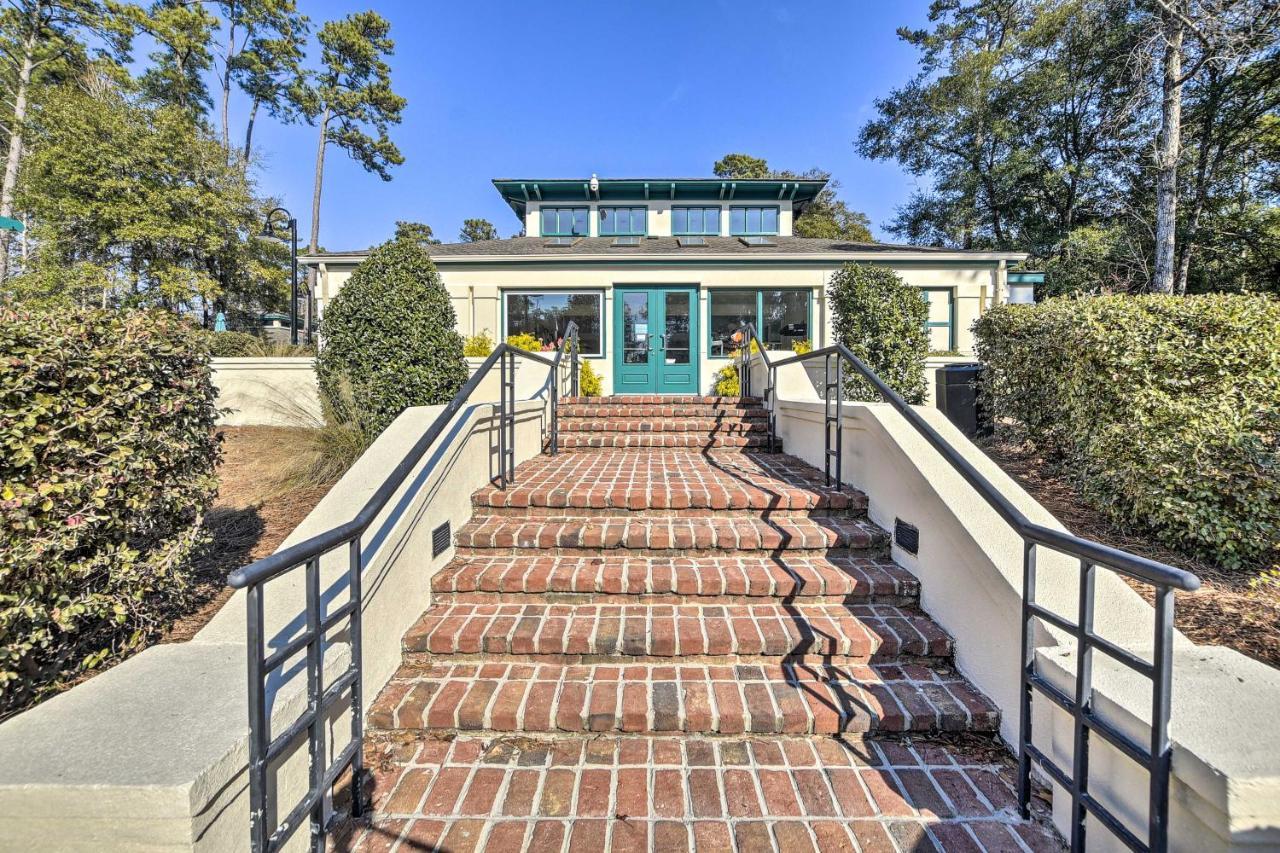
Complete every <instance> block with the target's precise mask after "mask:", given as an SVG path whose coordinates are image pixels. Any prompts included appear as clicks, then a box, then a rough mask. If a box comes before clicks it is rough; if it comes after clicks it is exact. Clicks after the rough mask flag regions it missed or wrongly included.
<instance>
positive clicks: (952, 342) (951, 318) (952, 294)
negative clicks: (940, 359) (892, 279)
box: [920, 287, 956, 352]
mask: <svg viewBox="0 0 1280 853" xmlns="http://www.w3.org/2000/svg"><path fill="white" fill-rule="evenodd" d="M920 290H921V292H922V293H932V292H935V291H936V292H938V293H945V294H947V296H948V297H949V299H948V304H947V308H948V310H947V322H945V323H943V322H941V321H938V320H930V319H929V315H928V314H927V313H926V314H925V320H924V333H925V336H926V337H932V336H931V335H930V334H929V330H930V329H940V328H942V327H943V326H946V327H947V352H951V351H954V350H955V348H956V289H955V288H954V287H922V288H920ZM926 300H927V298H926ZM929 349H930V350H932V349H933V346H932V342H930V347H929Z"/></svg>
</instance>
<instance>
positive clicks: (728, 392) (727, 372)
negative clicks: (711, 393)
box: [715, 358, 742, 397]
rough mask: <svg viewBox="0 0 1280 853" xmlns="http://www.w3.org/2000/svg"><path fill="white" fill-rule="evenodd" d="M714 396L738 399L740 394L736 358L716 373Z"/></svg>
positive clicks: (740, 382) (740, 385) (740, 387)
mask: <svg viewBox="0 0 1280 853" xmlns="http://www.w3.org/2000/svg"><path fill="white" fill-rule="evenodd" d="M715 394H716V396H717V397H738V396H740V395H741V394H742V379H741V378H740V377H739V376H738V363H737V358H734V360H733V361H731V362H730V363H729V364H726V365H725V366H724V367H722V368H720V369H719V370H718V371H716V379H715Z"/></svg>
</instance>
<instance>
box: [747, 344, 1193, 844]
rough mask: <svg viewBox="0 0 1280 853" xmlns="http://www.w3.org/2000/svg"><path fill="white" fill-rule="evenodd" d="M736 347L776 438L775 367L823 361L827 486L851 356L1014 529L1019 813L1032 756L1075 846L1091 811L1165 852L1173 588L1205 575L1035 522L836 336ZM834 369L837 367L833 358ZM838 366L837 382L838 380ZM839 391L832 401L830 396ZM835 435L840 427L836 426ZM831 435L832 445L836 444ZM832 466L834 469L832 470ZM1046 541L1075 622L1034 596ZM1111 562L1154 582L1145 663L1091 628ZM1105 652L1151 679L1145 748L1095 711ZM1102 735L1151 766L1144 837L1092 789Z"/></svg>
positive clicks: (1131, 838)
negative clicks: (1067, 806)
mask: <svg viewBox="0 0 1280 853" xmlns="http://www.w3.org/2000/svg"><path fill="white" fill-rule="evenodd" d="M742 334H743V340H742V348H741V350H740V352H741V355H740V362H739V370H740V371H741V373H740V384H741V387H742V388H743V393H744V394H746V395H748V396H749V395H750V388H751V358H752V356H753V355H755V354H756V353H752V351H751V349H752V347H751V345H752V343H753V342H754V343H755V345H756V347H757V348H758V350H759V352H758V355H759V356H760V358H761V360H762V361H763V362H764V366H765V368H766V369H767V370H768V372H769V377H770V378H769V385H770V388H769V396H768V397H767V398H766V400H765V403H766V405H767V406H768V408H769V415H770V417H769V430H770V442H771V443H772V441H773V432H774V429H775V426H774V424H775V423H776V421H775V418H774V414H775V411H776V408H777V377H776V373H777V369H778V367H780V366H782V365H785V364H794V363H803V362H807V361H812V360H815V359H819V358H820V359H823V401H824V416H825V422H824V423H825V426H824V429H825V431H826V434H827V440H826V447H825V453H824V457H825V462H826V466H827V468H826V472H827V479H828V484H829V485H830V483H831V481H832V480H833V479H834V481H835V483H836V484H837V487H839V484H840V483H842V482H843V480H844V477H843V461H844V460H843V456H842V455H841V453H840V448H841V447H842V446H843V441H842V435H841V433H842V430H843V423H842V421H841V418H840V414H839V413H840V409H841V405H840V404H841V402H842V401H843V400H844V388H843V383H844V375H843V373H842V371H841V368H840V365H841V364H842V363H844V362H847V363H848V364H849V365H850V366H851V367H852V368H853V369H854V371H856V373H857V374H858V375H859V376H861V377H862V378H863V379H865V380H866V381H867V382H868V383H870V384H871V386H872V387H873V388H875V390H876V392H877V393H878V394H879V395H880V397H881V399H882V400H883V401H884V402H886V403H888V404H889V405H890V406H891V407H892V408H893V409H894V410H895V411H897V412H898V413H899V414H900V415H902V417H903V418H905V419H906V421H907V423H909V424H910V425H911V426H912V428H914V429H915V431H916V432H918V433H919V434H920V435H921V436H923V437H924V439H925V440H926V441H927V442H928V443H929V444H930V446H932V447H933V449H934V450H936V451H938V453H939V454H940V455H941V456H942V458H943V459H945V460H946V461H947V463H948V464H949V465H950V466H951V467H952V468H953V469H955V470H956V472H957V473H959V474H960V476H961V477H963V478H964V480H965V482H966V483H968V484H969V485H970V486H972V487H973V488H974V490H976V491H977V492H978V494H979V495H981V496H982V499H983V500H985V501H986V502H987V504H988V505H990V506H991V508H992V509H994V510H995V511H996V513H997V514H998V515H999V516H1000V517H1001V518H1002V519H1003V520H1004V521H1005V523H1007V524H1008V525H1009V526H1010V527H1012V528H1013V529H1014V530H1015V531H1016V532H1017V533H1018V534H1019V535H1020V536H1021V537H1022V541H1023V566H1022V644H1021V665H1020V672H1021V691H1020V694H1019V695H1020V697H1021V703H1020V708H1019V726H1018V732H1019V734H1018V741H1019V743H1018V805H1019V808H1020V810H1021V812H1022V816H1023V817H1024V818H1025V817H1030V806H1031V764H1032V762H1035V763H1036V764H1037V765H1039V766H1040V767H1041V768H1042V769H1043V770H1044V772H1045V773H1046V774H1047V775H1048V776H1049V777H1050V778H1052V779H1053V781H1054V782H1056V783H1057V784H1058V785H1060V786H1061V787H1062V788H1064V789H1065V790H1066V791H1067V792H1068V793H1069V794H1070V795H1071V849H1072V851H1081V850H1083V849H1084V842H1085V824H1086V818H1087V816H1088V815H1093V816H1094V817H1095V818H1096V819H1097V820H1098V821H1099V822H1100V823H1101V824H1102V825H1103V826H1105V827H1106V828H1107V829H1108V830H1110V831H1111V832H1112V833H1113V834H1114V835H1115V836H1116V837H1117V838H1118V839H1119V840H1120V841H1121V842H1122V843H1124V844H1125V845H1126V846H1127V847H1129V849H1131V850H1139V851H1148V850H1150V851H1164V850H1166V849H1167V848H1168V839H1169V774H1170V771H1171V759H1172V754H1173V748H1172V745H1171V742H1170V739H1169V717H1170V697H1171V695H1172V682H1173V658H1172V653H1173V609H1174V591H1175V590H1184V591H1188V592H1190V591H1194V590H1196V589H1199V588H1200V579H1199V578H1197V577H1196V576H1195V575H1194V574H1192V573H1190V572H1187V571H1184V570H1182V569H1179V568H1176V567H1174V566H1170V565H1167V564H1165V563H1161V562H1158V561H1156V560H1149V559H1147V558H1145V557H1139V556H1137V555H1136V554H1130V553H1129V552H1127V551H1121V550H1119V549H1118V548H1112V547H1110V546H1108V545H1103V544H1101V543H1098V542H1094V541H1092V540H1089V539H1083V538H1081V537H1079V536H1073V535H1072V534H1070V533H1066V532H1064V531H1061V530H1054V529H1052V528H1049V527H1045V526H1043V525H1040V524H1036V523H1035V522H1033V521H1031V520H1030V519H1029V518H1027V517H1026V516H1025V515H1024V514H1023V513H1022V512H1021V510H1019V509H1018V508H1017V507H1015V506H1014V505H1013V504H1012V503H1010V502H1009V500H1008V499H1007V498H1005V496H1004V495H1002V494H1001V493H1000V492H999V490H997V489H996V488H995V486H993V485H992V484H991V482H990V481H989V480H988V479H987V478H986V477H985V476H983V475H982V474H981V473H980V472H979V471H978V470H977V469H976V468H974V467H973V465H972V464H971V463H970V462H969V461H968V460H967V459H965V458H964V456H962V455H961V454H960V452H959V451H958V450H957V449H956V448H955V447H954V446H953V445H952V444H951V443H950V442H948V441H947V440H946V439H945V438H943V437H942V435H941V434H940V433H938V431H937V430H935V429H934V428H933V427H932V426H931V425H930V424H929V422H928V421H926V420H925V419H924V417H923V416H921V415H920V413H919V412H917V411H916V410H915V409H913V408H912V407H911V406H910V405H909V404H908V403H907V402H906V401H905V400H903V399H902V397H901V396H900V395H899V394H898V393H897V392H895V391H894V390H893V389H892V388H890V387H889V386H888V385H887V384H885V382H884V381H883V380H882V379H881V378H880V377H879V376H877V375H876V374H875V373H874V372H873V371H872V370H871V369H870V368H869V367H867V365H866V364H865V363H863V361H862V360H861V359H859V358H858V357H857V356H856V355H854V354H853V353H852V352H851V351H850V350H849V349H848V347H845V346H844V345H842V344H835V345H832V346H828V347H823V348H821V349H815V350H813V351H811V352H808V353H804V354H796V355H788V356H785V357H783V358H780V359H777V360H774V359H771V358H770V357H769V352H768V350H766V349H765V347H764V344H763V343H761V341H760V339H759V337H758V336H757V335H756V330H755V328H754V327H753V326H752V325H751V324H747V325H746V326H744V327H743V332H742ZM833 361H834V362H835V368H834V370H833V369H832V362H833ZM833 373H834V378H835V381H834V382H833V381H832V374H833ZM833 394H834V395H835V400H834V408H835V413H834V414H832V412H831V409H832V407H833V401H832V395H833ZM833 433H834V434H833ZM833 442H834V445H833ZM833 466H834V471H833ZM1040 547H1044V548H1048V549H1050V550H1052V551H1056V552H1058V553H1061V554H1065V555H1067V556H1070V557H1074V558H1076V559H1078V560H1079V561H1080V577H1079V581H1080V585H1079V596H1078V608H1077V615H1076V619H1075V621H1072V620H1071V619H1068V618H1066V617H1063V616H1060V615H1058V614H1057V613H1054V612H1053V611H1051V610H1049V609H1047V608H1045V607H1043V606H1041V605H1040V604H1037V603H1036V553H1037V552H1036V549H1037V548H1040ZM1098 568H1104V569H1108V570H1110V571H1113V572H1117V573H1119V574H1122V575H1125V576H1127V577H1129V578H1132V579H1134V580H1137V581H1140V582H1142V583H1145V584H1149V585H1150V586H1152V587H1153V588H1154V590H1155V630H1154V633H1153V637H1152V654H1151V660H1150V661H1148V660H1146V659H1144V658H1142V657H1140V656H1138V655H1135V654H1133V653H1132V652H1129V651H1127V650H1125V649H1123V648H1120V647H1119V646H1117V645H1115V644H1114V643H1112V642H1110V641H1108V640H1106V639H1104V638H1102V637H1101V636H1099V635H1098V634H1097V633H1096V632H1095V631H1094V630H1093V620H1094V605H1095V601H1094V584H1095V580H1096V570H1097V569H1098ZM1037 619H1040V620H1043V621H1044V622H1047V623H1049V624H1050V625H1053V626H1054V627H1055V628H1058V629H1060V630H1062V631H1065V632H1066V633H1068V634H1070V635H1071V636H1072V637H1074V639H1075V646H1076V658H1077V666H1076V679H1075V690H1074V694H1073V695H1070V696H1068V695H1067V694H1066V693H1064V692H1062V691H1061V690H1059V689H1058V688H1056V687H1055V686H1054V685H1053V684H1051V683H1050V682H1049V681H1048V680H1047V679H1046V678H1045V677H1044V676H1043V675H1041V673H1040V672H1039V671H1038V669H1037V666H1036V660H1035V651H1036V642H1035V628H1036V625H1035V620H1037ZM1094 651H1099V652H1102V653H1103V654H1104V655H1106V656H1107V657H1109V658H1111V659H1112V660H1115V661H1117V662H1118V663H1120V664H1122V665H1124V666H1126V667H1128V668H1129V669H1131V670H1133V671H1135V672H1137V673H1138V674H1140V675H1142V676H1145V677H1147V678H1149V679H1150V680H1151V737H1150V741H1149V743H1148V744H1146V745H1145V746H1144V745H1142V744H1139V743H1137V742H1136V741H1134V740H1133V739H1132V738H1130V737H1128V736H1127V735H1125V734H1124V733H1122V732H1121V731H1119V730H1118V729H1117V728H1116V727H1115V726H1113V725H1111V724H1110V723H1107V722H1106V721H1104V720H1102V719H1101V718H1100V717H1098V716H1097V715H1096V714H1095V713H1094V711H1093V652H1094ZM1034 691H1039V692H1040V693H1041V694H1042V695H1044V696H1045V697H1046V698H1047V699H1048V700H1049V701H1051V702H1052V703H1053V704H1055V705H1057V706H1058V707H1059V708H1061V709H1062V710H1064V711H1065V712H1067V713H1068V714H1070V715H1071V717H1072V720H1073V727H1074V731H1073V743H1072V760H1071V769H1070V772H1068V771H1066V770H1063V769H1062V768H1061V767H1059V766H1058V765H1057V764H1056V763H1055V762H1054V761H1053V759H1052V758H1051V757H1050V756H1048V755H1047V754H1045V753H1044V752H1043V751H1042V750H1040V749H1039V748H1037V747H1036V746H1035V745H1034V744H1033V743H1032V742H1031V735H1032V732H1031V700H1032V696H1033V694H1034ZM1091 734H1096V735H1098V736H1100V737H1101V738H1102V739H1103V740H1104V741H1106V742H1107V743H1109V744H1110V745H1112V746H1113V747H1115V748H1116V749H1117V750H1119V751H1120V752H1121V753H1122V754H1124V755H1125V756H1127V757H1128V758H1130V759H1131V760H1133V761H1134V762H1135V763H1137V764H1138V765H1139V766H1140V767H1143V768H1144V769H1146V770H1147V771H1148V774H1149V776H1150V786H1149V789H1148V797H1147V800H1148V804H1147V838H1146V840H1145V841H1143V840H1142V839H1141V838H1139V837H1138V836H1137V835H1136V834H1135V833H1134V832H1132V831H1130V830H1129V829H1128V827H1126V826H1125V825H1124V823H1123V822H1122V821H1121V820H1120V819H1119V818H1117V817H1116V816H1115V814H1114V813H1113V812H1112V811H1111V810H1110V809H1108V808H1107V807H1106V806H1105V805H1103V804H1102V803H1101V802H1100V801H1099V800H1098V799H1096V798H1095V797H1094V796H1092V794H1090V792H1089V741H1090V735H1091Z"/></svg>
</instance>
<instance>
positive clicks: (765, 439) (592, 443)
mask: <svg viewBox="0 0 1280 853" xmlns="http://www.w3.org/2000/svg"><path fill="white" fill-rule="evenodd" d="M768 446H769V436H768V435H755V434H748V435H726V434H721V433H696V432H615V433H606V432H597V433H586V432H573V433H565V434H563V435H561V436H560V449H561V450H570V451H582V450H602V449H627V448H643V447H679V448H690V447H693V448H698V447H702V448H707V449H717V450H719V449H721V448H755V449H760V450H764V449H765V448H767V447H768ZM774 449H775V450H776V451H778V452H781V450H782V440H781V439H777V440H776V441H774Z"/></svg>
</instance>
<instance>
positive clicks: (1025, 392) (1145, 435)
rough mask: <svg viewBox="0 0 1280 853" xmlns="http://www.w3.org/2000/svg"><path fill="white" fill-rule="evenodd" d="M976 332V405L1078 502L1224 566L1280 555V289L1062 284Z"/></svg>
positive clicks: (994, 315)
mask: <svg viewBox="0 0 1280 853" xmlns="http://www.w3.org/2000/svg"><path fill="white" fill-rule="evenodd" d="M974 331H975V333H976V335H977V352H978V356H979V357H980V358H981V359H982V361H983V362H985V363H986V365H987V373H986V380H985V382H984V385H983V388H982V394H983V397H984V400H985V402H986V405H987V406H988V407H989V410H990V411H992V412H993V413H994V414H995V415H996V416H997V417H1002V418H1009V419H1012V420H1013V422H1014V423H1013V424H1012V428H1013V429H1014V430H1015V432H1016V433H1017V434H1018V435H1021V436H1025V437H1026V438H1029V439H1031V440H1032V441H1033V442H1034V443H1035V445H1036V446H1037V448H1038V449H1040V450H1041V451H1042V452H1044V453H1046V455H1047V456H1048V458H1049V459H1050V460H1051V461H1052V462H1055V463H1057V467H1058V468H1059V469H1060V470H1062V471H1063V472H1064V473H1065V474H1066V475H1067V476H1068V477H1069V478H1070V479H1071V480H1073V481H1074V482H1075V484H1076V485H1077V487H1078V488H1079V490H1080V492H1081V495H1082V496H1083V498H1084V499H1085V500H1086V501H1087V502H1088V503H1089V504H1091V505H1092V506H1094V507H1096V508H1098V509H1099V510H1101V511H1102V512H1103V513H1105V514H1106V515H1107V516H1108V517H1110V518H1111V519H1112V520H1113V521H1115V522H1118V523H1120V524H1122V525H1130V526H1135V527H1139V528H1144V529H1146V530H1148V531H1150V532H1152V533H1154V534H1155V535H1157V536H1159V537H1160V538H1161V539H1163V540H1164V541H1166V542H1167V543H1168V544H1170V545H1173V546H1175V547H1178V548H1179V549H1181V550H1183V551H1184V552H1186V553H1190V554H1193V555H1195V556H1198V557H1202V558H1205V559H1209V560H1212V561H1214V562H1216V563H1218V564H1220V565H1222V566H1224V567H1227V568H1245V567H1254V566H1258V565H1259V564H1261V565H1264V566H1265V565H1266V564H1268V563H1269V562H1271V561H1275V560H1276V559H1277V558H1280V551H1278V550H1277V549H1278V548H1280V440H1278V438H1277V436H1278V435H1280V302H1277V301H1276V300H1275V299H1272V298H1269V297H1265V296H1237V295H1226V294H1217V295H1206V296H1193V297H1170V296H1140V297H1135V296H1102V297H1093V298H1082V299H1072V298H1066V297H1063V298H1058V299H1050V300H1048V301H1046V302H1043V303H1040V304H1039V305H1035V306H1021V305H1019V306H1002V307H1000V308H996V309H993V310H991V311H988V312H987V313H986V314H984V315H983V316H982V318H981V319H980V320H979V321H978V323H977V324H976V326H975V328H974Z"/></svg>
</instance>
